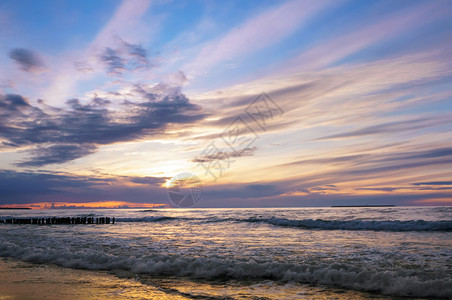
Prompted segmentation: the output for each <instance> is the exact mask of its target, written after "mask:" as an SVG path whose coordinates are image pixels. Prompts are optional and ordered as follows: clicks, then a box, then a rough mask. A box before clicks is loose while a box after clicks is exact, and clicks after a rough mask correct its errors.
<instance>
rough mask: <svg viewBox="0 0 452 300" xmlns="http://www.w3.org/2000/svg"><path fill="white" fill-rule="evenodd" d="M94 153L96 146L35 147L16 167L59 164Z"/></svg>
mask: <svg viewBox="0 0 452 300" xmlns="http://www.w3.org/2000/svg"><path fill="white" fill-rule="evenodd" d="M94 152H96V146H95V145H90V144H82V145H74V144H72V145H52V146H48V147H37V148H35V149H33V150H31V151H29V152H28V153H29V154H30V155H31V157H29V158H28V159H27V160H24V161H22V162H20V163H18V164H17V165H18V166H28V167H40V166H45V165H49V164H61V163H64V162H67V161H71V160H74V159H77V158H80V157H83V156H86V155H89V154H92V153H94Z"/></svg>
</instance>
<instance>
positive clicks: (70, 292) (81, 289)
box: [0, 259, 187, 300]
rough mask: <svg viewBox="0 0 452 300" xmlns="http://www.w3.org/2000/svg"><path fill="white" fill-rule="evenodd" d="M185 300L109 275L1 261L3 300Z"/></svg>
mask: <svg viewBox="0 0 452 300" xmlns="http://www.w3.org/2000/svg"><path fill="white" fill-rule="evenodd" d="M130 298H132V299H187V298H185V297H182V296H180V295H169V294H168V293H165V292H162V291H161V290H159V289H158V288H155V287H152V286H149V285H144V284H141V283H140V282H138V281H136V280H133V279H128V278H125V279H124V278H118V277H116V276H114V275H112V274H110V273H108V272H99V271H87V270H74V269H67V268H62V267H58V266H54V265H41V264H31V263H24V262H20V261H16V260H12V259H0V300H3V299H130Z"/></svg>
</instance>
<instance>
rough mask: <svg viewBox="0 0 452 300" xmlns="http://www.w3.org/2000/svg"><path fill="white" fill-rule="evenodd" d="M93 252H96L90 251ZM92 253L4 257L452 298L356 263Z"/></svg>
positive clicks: (9, 249)
mask: <svg viewBox="0 0 452 300" xmlns="http://www.w3.org/2000/svg"><path fill="white" fill-rule="evenodd" d="M90 250H91V249H90ZM90 250H85V251H77V252H71V251H69V250H68V249H66V250H64V251H62V249H37V248H32V247H29V248H28V247H18V246H16V245H13V244H9V243H6V244H2V245H0V255H1V256H3V257H14V258H18V259H21V260H23V261H27V262H33V263H49V264H56V265H60V266H63V267H70V268H82V269H90V270H110V271H115V270H118V271H119V270H126V271H131V272H134V273H137V274H139V273H146V274H152V275H172V276H188V277H193V278H202V279H234V280H241V279H256V280H264V279H271V280H275V281H281V282H300V283H313V284H325V285H332V286H338V287H344V288H353V289H356V290H362V291H372V292H378V293H382V294H391V295H399V296H412V297H451V296H452V279H451V278H432V279H421V278H419V277H418V276H416V275H412V274H409V273H407V272H405V271H403V270H400V271H399V272H397V271H386V270H380V269H377V268H373V267H370V266H362V265H361V266H360V265H357V264H352V263H348V264H347V263H336V262H330V263H325V262H322V263H316V262H315V261H308V262H305V263H303V264H289V263H279V262H256V261H254V260H253V259H248V260H241V261H233V260H225V259H223V260H222V259H218V258H201V257H184V256H178V255H161V254H154V255H147V256H141V257H134V256H131V257H126V256H115V255H111V254H107V253H104V252H102V251H100V252H93V251H90Z"/></svg>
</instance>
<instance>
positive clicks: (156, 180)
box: [130, 176, 170, 186]
mask: <svg viewBox="0 0 452 300" xmlns="http://www.w3.org/2000/svg"><path fill="white" fill-rule="evenodd" d="M167 179H170V178H167V177H149V176H146V177H133V178H130V182H133V183H139V184H150V185H156V186H160V185H161V184H163V183H164V182H165V181H166V180H167Z"/></svg>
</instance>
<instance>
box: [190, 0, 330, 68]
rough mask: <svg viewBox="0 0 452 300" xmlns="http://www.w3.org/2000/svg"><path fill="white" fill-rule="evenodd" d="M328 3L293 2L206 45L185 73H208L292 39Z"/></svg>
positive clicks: (273, 9)
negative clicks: (220, 64) (227, 62)
mask: <svg viewBox="0 0 452 300" xmlns="http://www.w3.org/2000/svg"><path fill="white" fill-rule="evenodd" d="M327 4H328V2H327V1H315V2H306V1H299V0H292V1H288V2H286V3H283V4H281V5H279V6H278V7H272V8H270V9H268V10H267V11H264V12H263V13H261V14H260V15H257V16H255V17H253V18H251V19H250V20H247V21H246V22H244V23H243V24H241V25H240V26H237V27H236V28H234V29H232V30H231V31H229V32H228V33H227V34H226V35H224V36H223V37H221V38H218V39H214V40H212V41H209V42H207V43H205V44H203V45H202V47H201V50H200V51H199V54H198V55H197V56H196V58H194V59H193V60H192V61H190V62H189V63H187V64H186V65H185V66H184V67H182V69H183V70H185V71H187V72H189V73H191V72H205V71H208V70H209V68H211V67H213V66H215V65H216V64H218V63H221V62H224V61H225V60H231V59H234V58H237V57H239V56H241V57H243V56H244V55H249V54H251V53H253V52H256V51H258V50H261V49H263V48H265V47H268V46H270V45H273V44H275V43H278V42H280V41H282V40H283V39H285V38H287V37H289V36H290V35H291V34H292V33H294V32H295V31H296V30H297V29H299V27H300V26H301V25H302V24H303V23H306V22H307V21H308V20H309V19H310V18H312V17H313V16H314V15H315V14H316V13H318V12H319V11H320V10H321V9H323V8H325V7H326V6H327Z"/></svg>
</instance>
